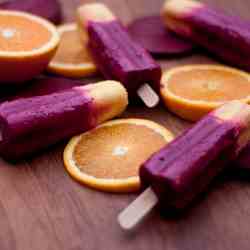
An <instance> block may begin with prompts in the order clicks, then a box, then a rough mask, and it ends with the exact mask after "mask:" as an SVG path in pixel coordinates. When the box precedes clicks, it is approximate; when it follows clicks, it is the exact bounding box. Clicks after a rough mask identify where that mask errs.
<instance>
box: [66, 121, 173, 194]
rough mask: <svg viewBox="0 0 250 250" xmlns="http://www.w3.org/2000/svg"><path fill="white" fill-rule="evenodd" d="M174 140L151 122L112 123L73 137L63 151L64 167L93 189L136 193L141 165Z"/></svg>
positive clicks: (75, 177)
mask: <svg viewBox="0 0 250 250" xmlns="http://www.w3.org/2000/svg"><path fill="white" fill-rule="evenodd" d="M173 138H174V136H173V134H172V133H171V132H169V130H167V129H166V128H164V127H162V126H161V125H159V124H157V123H155V122H152V121H149V120H144V119H118V120H114V121H109V122H106V123H104V124H102V125H100V126H99V127H97V128H95V129H93V130H91V131H89V132H86V133H84V134H82V135H79V136H75V137H73V138H72V139H71V140H70V142H69V143H68V145H67V146H66V148H65V150H64V155H63V158H64V165H65V168H66V170H67V172H68V173H69V174H70V175H71V176H72V177H73V178H74V179H75V180H77V181H79V182H81V183H83V184H85V185H87V186H89V187H91V188H94V189H98V190H101V191H106V192H114V193H124V192H135V191H138V190H139V188H140V179H139V176H138V174H139V167H140V165H141V164H142V163H143V162H144V161H145V160H147V159H148V158H149V157H150V156H151V154H153V153H155V152H156V151H158V150H159V149H160V148H161V147H163V146H164V145H165V144H166V143H168V142H170V141H171V140H172V139H173ZM146 142H150V143H148V144H147V146H145V143H146Z"/></svg>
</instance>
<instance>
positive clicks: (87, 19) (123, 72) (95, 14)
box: [77, 3, 161, 107]
mask: <svg viewBox="0 0 250 250" xmlns="http://www.w3.org/2000/svg"><path fill="white" fill-rule="evenodd" d="M77 19H78V24H79V30H80V33H81V37H82V39H88V40H87V42H88V46H89V49H90V51H91V54H92V56H93V58H94V61H95V63H96V65H97V66H98V68H99V70H100V71H101V73H102V74H103V76H104V77H105V78H106V79H112V80H117V81H120V82H122V83H123V85H124V86H125V88H126V89H127V91H128V93H129V97H130V100H134V98H135V96H136V94H138V95H139V96H140V97H141V99H142V100H143V101H144V102H145V104H146V105H147V106H149V107H153V106H155V105H157V103H158V102H159V97H158V95H157V94H156V93H155V92H154V91H153V89H154V90H155V91H158V90H159V88H160V80H161V68H160V66H159V65H158V64H157V63H156V62H155V60H154V59H153V58H152V57H151V55H150V54H149V53H148V52H147V51H146V50H145V49H144V48H143V47H142V46H141V45H140V44H138V43H137V42H135V41H134V40H133V39H132V38H131V37H130V35H129V34H128V32H127V30H126V28H125V27H124V26H123V25H122V23H121V22H120V21H119V20H118V19H117V18H116V17H115V16H114V14H113V13H112V12H111V11H110V10H109V9H108V8H107V7H106V6H105V5H104V4H100V3H93V4H84V5H82V6H80V7H79V8H78V11H77ZM152 88H153V89H152Z"/></svg>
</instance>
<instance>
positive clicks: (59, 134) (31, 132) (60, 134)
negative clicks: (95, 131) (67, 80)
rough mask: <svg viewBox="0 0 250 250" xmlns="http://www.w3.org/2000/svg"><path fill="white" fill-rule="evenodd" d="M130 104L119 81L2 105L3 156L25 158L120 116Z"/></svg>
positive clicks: (27, 98) (0, 118)
mask: <svg viewBox="0 0 250 250" xmlns="http://www.w3.org/2000/svg"><path fill="white" fill-rule="evenodd" d="M127 104H128V100H127V92H126V90H125V88H124V87H123V86H122V84H120V83H119V82H116V81H104V82H99V83H97V84H90V85H86V86H79V87H73V88H68V89H66V90H63V91H59V92H53V93H49V94H45V95H41V96H33V97H26V98H25V97H24V98H17V99H16V100H11V101H6V102H4V103H2V104H1V105H0V127H1V137H0V155H1V156H3V157H4V158H6V159H8V160H15V159H20V158H23V157H25V156H27V155H30V154H33V153H35V152H37V151H39V150H42V149H45V148H47V147H48V146H51V145H54V144H55V143H57V142H59V141H61V140H63V139H67V138H69V137H71V136H73V135H76V134H79V133H81V132H84V131H87V130H89V129H92V128H94V127H96V126H97V125H98V124H100V123H102V122H104V121H106V120H109V119H111V118H113V117H115V116H117V115H120V114H121V113H122V112H123V111H124V110H125V108H126V106H127Z"/></svg>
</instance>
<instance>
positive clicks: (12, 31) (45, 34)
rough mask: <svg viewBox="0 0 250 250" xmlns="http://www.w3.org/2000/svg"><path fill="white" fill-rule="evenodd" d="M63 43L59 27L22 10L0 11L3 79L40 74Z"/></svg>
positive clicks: (23, 78) (9, 80) (0, 76)
mask: <svg viewBox="0 0 250 250" xmlns="http://www.w3.org/2000/svg"><path fill="white" fill-rule="evenodd" d="M58 44H59V35H58V33H57V30H56V27H55V26H54V25H53V24H51V23H50V22H48V21H47V20H44V19H43V18H40V17H37V16H34V15H31V14H27V13H24V12H19V11H0V83H16V82H24V81H27V80H30V79H32V78H33V77H34V76H36V75H38V74H40V73H41V72H42V71H43V70H44V69H45V68H46V67H47V65H48V63H49V61H50V60H51V58H52V57H53V55H54V53H55V51H56V49H57V46H58Z"/></svg>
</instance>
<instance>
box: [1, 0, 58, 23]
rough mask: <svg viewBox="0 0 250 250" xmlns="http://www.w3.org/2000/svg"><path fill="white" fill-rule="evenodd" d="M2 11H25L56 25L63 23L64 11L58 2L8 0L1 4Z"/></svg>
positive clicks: (47, 0) (51, 0)
mask: <svg viewBox="0 0 250 250" xmlns="http://www.w3.org/2000/svg"><path fill="white" fill-rule="evenodd" d="M0 9H4V10H18V11H25V12H28V13H31V14H34V15H37V16H41V17H43V18H45V19H48V20H50V21H51V22H53V23H55V24H59V23H60V22H61V21H62V11H61V6H60V4H59V2H58V0H7V1H5V2H3V3H0Z"/></svg>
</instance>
